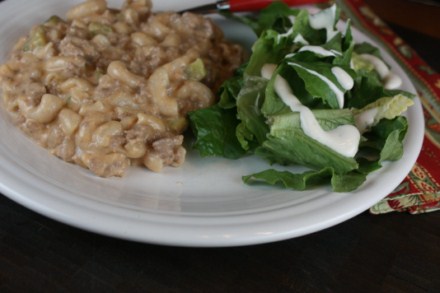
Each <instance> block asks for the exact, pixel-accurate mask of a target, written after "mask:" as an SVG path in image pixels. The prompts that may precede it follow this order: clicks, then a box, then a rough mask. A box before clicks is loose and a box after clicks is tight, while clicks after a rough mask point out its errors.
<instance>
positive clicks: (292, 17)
mask: <svg viewBox="0 0 440 293" xmlns="http://www.w3.org/2000/svg"><path fill="white" fill-rule="evenodd" d="M289 20H290V23H291V24H292V26H291V27H290V28H289V30H288V31H287V32H285V33H283V34H279V35H278V36H277V42H278V43H279V42H280V41H281V39H282V38H284V37H288V36H290V35H291V34H292V33H293V23H294V22H295V16H293V15H290V16H289Z"/></svg>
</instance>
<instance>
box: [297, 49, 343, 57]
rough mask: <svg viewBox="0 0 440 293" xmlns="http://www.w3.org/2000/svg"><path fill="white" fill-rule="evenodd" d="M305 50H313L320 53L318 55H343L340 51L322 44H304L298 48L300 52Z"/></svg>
mask: <svg viewBox="0 0 440 293" xmlns="http://www.w3.org/2000/svg"><path fill="white" fill-rule="evenodd" d="M304 51H309V52H313V53H315V54H318V55H321V56H324V57H328V56H341V55H342V54H341V52H338V51H336V50H327V49H324V48H323V47H321V46H303V47H301V48H300V49H299V50H298V52H304Z"/></svg>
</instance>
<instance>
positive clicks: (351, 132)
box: [262, 64, 360, 157]
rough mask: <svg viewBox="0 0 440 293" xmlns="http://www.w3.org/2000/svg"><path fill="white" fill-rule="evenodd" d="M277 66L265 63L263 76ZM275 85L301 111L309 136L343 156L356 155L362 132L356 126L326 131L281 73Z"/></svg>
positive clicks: (282, 95)
mask: <svg viewBox="0 0 440 293" xmlns="http://www.w3.org/2000/svg"><path fill="white" fill-rule="evenodd" d="M275 68H276V65H274V64H266V65H264V66H263V69H262V76H263V77H264V78H270V77H271V76H272V75H273V72H274V71H275ZM271 70H272V71H271ZM274 87H275V92H276V93H277V94H278V96H279V97H280V98H281V100H282V101H283V102H284V103H285V104H286V105H287V106H288V107H289V108H290V109H291V110H292V112H299V114H300V121H301V128H302V130H303V131H304V133H305V134H306V135H307V136H309V137H311V138H313V139H315V140H316V141H318V142H320V143H321V144H323V145H325V146H327V147H329V148H330V149H332V150H334V151H335V152H337V153H339V154H341V155H343V156H346V157H354V156H355V155H356V153H357V151H358V147H359V141H360V133H359V130H358V129H357V128H356V127H355V126H353V125H341V126H338V127H336V128H335V129H332V130H330V131H325V130H324V129H322V127H321V125H319V122H318V120H316V117H315V115H313V112H312V111H311V110H310V109H309V108H308V107H306V106H304V105H303V104H302V103H301V102H300V100H299V99H298V98H297V97H296V96H295V95H294V94H293V92H292V89H291V88H290V86H289V84H288V83H287V81H286V80H285V79H284V78H283V77H281V76H280V75H277V76H276V77H275V84H274Z"/></svg>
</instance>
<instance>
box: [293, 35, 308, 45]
mask: <svg viewBox="0 0 440 293" xmlns="http://www.w3.org/2000/svg"><path fill="white" fill-rule="evenodd" d="M293 42H294V43H300V44H303V45H308V44H309V42H307V40H306V39H304V37H303V35H302V34H297V35H296V37H295V38H294V39H293Z"/></svg>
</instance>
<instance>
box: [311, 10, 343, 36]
mask: <svg viewBox="0 0 440 293" xmlns="http://www.w3.org/2000/svg"><path fill="white" fill-rule="evenodd" d="M335 19H336V5H333V6H332V7H331V8H329V9H326V10H322V11H321V12H319V13H316V14H313V15H310V16H309V24H310V26H311V27H312V28H313V29H316V30H319V29H325V30H326V33H327V42H328V41H330V40H331V39H332V38H333V37H334V36H335V35H336V34H337V33H338V30H337V29H335V28H334V23H335Z"/></svg>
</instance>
